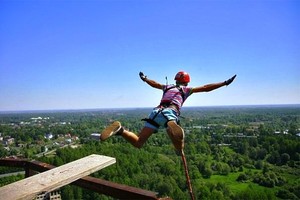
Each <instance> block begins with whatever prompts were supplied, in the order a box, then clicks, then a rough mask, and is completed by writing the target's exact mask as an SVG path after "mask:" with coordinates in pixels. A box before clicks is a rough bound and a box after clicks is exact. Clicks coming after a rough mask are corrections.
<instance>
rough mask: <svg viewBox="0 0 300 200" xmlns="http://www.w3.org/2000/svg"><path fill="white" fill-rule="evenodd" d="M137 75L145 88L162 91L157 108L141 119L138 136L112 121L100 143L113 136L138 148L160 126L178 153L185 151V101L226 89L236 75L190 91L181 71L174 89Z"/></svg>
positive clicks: (177, 75) (185, 74) (104, 131)
mask: <svg viewBox="0 0 300 200" xmlns="http://www.w3.org/2000/svg"><path fill="white" fill-rule="evenodd" d="M139 75H140V78H141V79H142V80H143V81H144V82H146V83H147V84H148V85H150V86H151V87H153V88H157V89H160V90H162V91H163V95H162V98H161V101H160V104H159V105H158V106H157V107H155V108H154V109H153V110H152V112H151V113H150V115H149V118H147V119H143V120H144V121H146V122H145V125H144V127H143V128H142V130H141V131H140V133H139V135H136V134H135V133H133V132H130V131H128V130H125V129H124V128H123V127H122V125H121V123H120V122H119V121H115V122H113V123H112V124H110V125H109V126H108V127H106V128H105V129H104V130H103V131H102V133H101V136H100V139H101V140H102V141H104V140H106V139H108V138H109V137H110V136H112V135H121V136H122V137H123V138H125V139H126V140H127V141H128V142H130V143H131V144H132V145H133V146H135V147H137V148H141V147H142V146H143V145H144V143H145V142H146V141H147V140H148V138H149V137H150V136H151V135H152V134H153V133H155V132H157V130H158V128H159V127H161V126H163V127H165V128H166V130H167V133H168V135H169V137H170V139H171V140H172V142H173V145H174V146H175V148H176V150H179V151H180V150H182V149H183V147H184V131H183V129H182V128H181V127H180V126H179V125H178V122H179V120H178V117H179V115H180V109H181V107H182V105H183V103H184V102H185V100H186V99H187V98H188V97H189V96H190V95H191V94H193V93H198V92H210V91H212V90H215V89H218V88H220V87H222V86H228V85H229V84H231V83H232V81H233V80H234V79H235V77H236V75H234V76H233V77H232V78H230V79H228V80H226V81H223V82H219V83H212V84H207V85H203V86H199V87H189V86H188V83H189V82H190V76H189V74H188V73H186V72H184V71H180V72H178V73H177V74H176V76H175V78H174V80H175V81H176V84H175V85H173V84H171V85H164V84H160V83H158V82H156V81H154V80H151V79H148V78H147V76H145V75H144V74H143V73H142V72H140V73H139Z"/></svg>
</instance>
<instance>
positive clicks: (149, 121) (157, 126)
mask: <svg viewBox="0 0 300 200" xmlns="http://www.w3.org/2000/svg"><path fill="white" fill-rule="evenodd" d="M164 109H165V108H160V109H159V111H158V112H157V113H156V114H155V115H154V116H153V117H152V118H144V119H141V120H142V121H146V122H148V123H149V124H151V125H153V126H155V127H156V128H159V127H160V125H159V124H158V123H156V121H154V119H155V118H156V117H157V115H158V114H160V113H161V114H162V116H164V118H165V119H166V120H167V122H166V124H167V123H168V121H170V120H169V119H168V118H167V117H166V116H165V115H164V113H163V112H162V111H163V110H164ZM166 124H165V125H166Z"/></svg>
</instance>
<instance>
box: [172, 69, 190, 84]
mask: <svg viewBox="0 0 300 200" xmlns="http://www.w3.org/2000/svg"><path fill="white" fill-rule="evenodd" d="M174 80H176V81H178V82H180V83H189V82H190V81H191V79H190V75H189V74H188V73H186V72H184V71H180V72H178V73H177V74H176V76H175V78H174Z"/></svg>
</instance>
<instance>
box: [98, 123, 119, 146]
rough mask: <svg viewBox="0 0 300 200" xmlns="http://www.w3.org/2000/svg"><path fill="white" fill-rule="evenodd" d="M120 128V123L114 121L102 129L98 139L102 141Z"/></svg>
mask: <svg viewBox="0 0 300 200" xmlns="http://www.w3.org/2000/svg"><path fill="white" fill-rule="evenodd" d="M121 128H122V126H121V123H120V122H119V121H115V122H114V123H112V124H111V125H109V126H108V127H106V128H105V129H104V130H103V131H102V133H101V135H100V140H102V141H104V140H106V139H108V138H109V137H110V136H113V135H115V134H117V133H118V132H119V131H120V130H121Z"/></svg>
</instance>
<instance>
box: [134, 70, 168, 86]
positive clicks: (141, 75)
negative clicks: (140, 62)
mask: <svg viewBox="0 0 300 200" xmlns="http://www.w3.org/2000/svg"><path fill="white" fill-rule="evenodd" d="M139 75H140V78H141V79H142V81H144V82H146V83H147V84H148V85H150V86H151V87H154V88H157V89H160V90H162V89H163V86H164V85H162V84H160V83H158V82H156V81H154V80H151V79H148V78H147V76H145V75H144V73H143V72H140V73H139Z"/></svg>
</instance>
